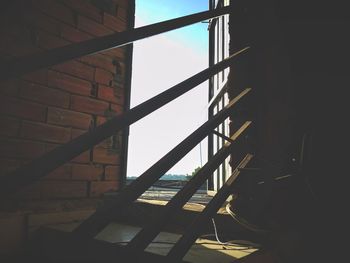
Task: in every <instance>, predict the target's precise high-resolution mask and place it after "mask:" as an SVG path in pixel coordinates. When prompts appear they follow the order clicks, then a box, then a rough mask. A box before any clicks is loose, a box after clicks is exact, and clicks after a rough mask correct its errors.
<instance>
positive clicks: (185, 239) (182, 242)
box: [167, 154, 253, 261]
mask: <svg viewBox="0 0 350 263" xmlns="http://www.w3.org/2000/svg"><path fill="white" fill-rule="evenodd" d="M252 158H253V155H251V154H247V155H246V156H245V157H244V158H243V160H242V161H241V162H240V163H239V164H238V166H237V168H236V169H235V170H234V171H233V173H232V175H231V176H230V178H229V179H228V180H227V181H226V182H225V184H224V185H223V186H222V187H221V188H220V190H219V191H218V192H217V194H216V195H215V196H214V197H213V199H212V200H211V201H210V202H209V203H208V204H207V206H206V207H205V208H204V210H203V211H202V212H201V213H200V214H199V216H198V217H197V218H196V220H194V222H193V223H192V224H191V225H190V226H189V227H188V228H187V230H186V231H185V234H184V235H183V236H182V237H181V238H180V239H179V241H177V242H176V244H175V245H174V246H173V247H172V249H171V250H170V252H169V253H168V255H167V257H168V258H169V259H171V260H170V261H172V260H180V259H182V258H183V257H184V256H185V255H186V253H187V251H188V250H189V249H190V248H191V246H192V245H193V243H194V242H195V241H196V239H197V238H198V236H199V235H200V233H201V230H202V228H203V227H204V226H205V225H206V224H207V223H208V221H210V219H211V218H213V217H214V216H215V215H216V213H217V211H218V210H219V209H220V207H221V206H222V204H223V203H224V202H225V200H226V199H227V198H228V196H229V195H230V194H231V193H232V186H233V183H234V181H235V180H236V178H237V177H238V176H239V174H240V173H241V172H240V168H244V167H246V165H247V164H248V163H249V162H250V160H251V159H252Z"/></svg>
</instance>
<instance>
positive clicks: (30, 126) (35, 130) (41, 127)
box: [20, 122, 71, 143]
mask: <svg viewBox="0 0 350 263" xmlns="http://www.w3.org/2000/svg"><path fill="white" fill-rule="evenodd" d="M20 136H21V137H23V138H25V139H33V140H39V141H45V142H54V143H66V142H68V141H70V138H71V131H70V128H63V127H59V126H54V125H49V124H43V123H32V122H23V124H22V127H21V133H20Z"/></svg>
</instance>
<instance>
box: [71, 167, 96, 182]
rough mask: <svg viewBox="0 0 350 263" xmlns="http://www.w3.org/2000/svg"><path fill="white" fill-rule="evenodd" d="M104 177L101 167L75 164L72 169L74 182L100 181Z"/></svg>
mask: <svg viewBox="0 0 350 263" xmlns="http://www.w3.org/2000/svg"><path fill="white" fill-rule="evenodd" d="M102 175H103V167H102V166H100V165H83V164H74V165H73V167H72V179H73V180H87V181H96V180H100V179H101V178H102Z"/></svg>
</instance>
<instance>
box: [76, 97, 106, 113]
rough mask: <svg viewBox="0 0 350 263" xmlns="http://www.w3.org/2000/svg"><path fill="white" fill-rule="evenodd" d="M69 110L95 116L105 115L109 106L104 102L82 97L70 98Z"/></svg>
mask: <svg viewBox="0 0 350 263" xmlns="http://www.w3.org/2000/svg"><path fill="white" fill-rule="evenodd" d="M71 109H72V110H75V111H80V112H86V113H91V114H97V115H105V112H106V110H108V109H109V104H108V103H107V102H104V101H100V100H95V99H91V98H87V97H82V96H72V97H71Z"/></svg>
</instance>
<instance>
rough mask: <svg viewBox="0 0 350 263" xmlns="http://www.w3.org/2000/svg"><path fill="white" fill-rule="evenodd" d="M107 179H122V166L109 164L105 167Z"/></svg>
mask: <svg viewBox="0 0 350 263" xmlns="http://www.w3.org/2000/svg"><path fill="white" fill-rule="evenodd" d="M105 180H111V181H118V180H120V166H112V165H108V166H106V168H105Z"/></svg>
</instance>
